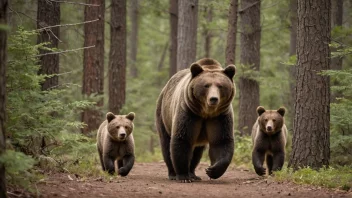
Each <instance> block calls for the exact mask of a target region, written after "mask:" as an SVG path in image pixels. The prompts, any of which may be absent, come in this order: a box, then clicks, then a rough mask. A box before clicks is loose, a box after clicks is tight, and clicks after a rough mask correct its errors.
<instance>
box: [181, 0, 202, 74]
mask: <svg viewBox="0 0 352 198" xmlns="http://www.w3.org/2000/svg"><path fill="white" fill-rule="evenodd" d="M178 16H179V18H178V31H177V71H180V70H182V69H186V68H189V66H190V65H191V64H192V63H193V62H194V61H195V60H196V55H197V24H198V0H180V1H179V2H178Z"/></svg>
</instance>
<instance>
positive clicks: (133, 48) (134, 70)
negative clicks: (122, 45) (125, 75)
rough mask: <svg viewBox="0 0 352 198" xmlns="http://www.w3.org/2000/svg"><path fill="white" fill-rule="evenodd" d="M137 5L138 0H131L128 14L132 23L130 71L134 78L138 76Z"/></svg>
mask: <svg viewBox="0 0 352 198" xmlns="http://www.w3.org/2000/svg"><path fill="white" fill-rule="evenodd" d="M138 7H139V0H132V1H131V7H130V8H131V10H130V16H131V24H132V30H131V36H130V43H131V53H130V60H131V65H130V72H131V76H132V77H133V78H136V77H137V76H138V69H137V64H136V63H137V49H138V21H139V20H138V19H139V12H138Z"/></svg>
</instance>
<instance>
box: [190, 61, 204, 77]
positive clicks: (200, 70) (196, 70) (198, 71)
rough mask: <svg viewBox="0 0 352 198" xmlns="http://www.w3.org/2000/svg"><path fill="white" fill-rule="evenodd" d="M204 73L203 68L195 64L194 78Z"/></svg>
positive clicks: (193, 67) (193, 69) (192, 69)
mask: <svg viewBox="0 0 352 198" xmlns="http://www.w3.org/2000/svg"><path fill="white" fill-rule="evenodd" d="M202 72H203V68H202V66H200V65H199V64H198V63H193V64H192V65H191V73H192V78H194V77H196V76H198V74H200V73H202Z"/></svg>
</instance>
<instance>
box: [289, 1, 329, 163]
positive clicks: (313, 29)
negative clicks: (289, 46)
mask: <svg viewBox="0 0 352 198" xmlns="http://www.w3.org/2000/svg"><path fill="white" fill-rule="evenodd" d="M330 30H331V28H330V0H309V1H306V0H298V25H297V77H296V97H295V118H294V130H293V140H292V153H291V156H290V161H289V167H292V168H294V169H298V168H301V167H306V166H309V167H311V168H313V169H318V168H321V167H323V166H328V165H329V159H330V131H329V127H330V89H329V77H328V76H322V75H320V74H319V72H321V71H322V70H328V69H330V58H329V57H330V48H329V43H330Z"/></svg>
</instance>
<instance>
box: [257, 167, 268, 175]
mask: <svg viewBox="0 0 352 198" xmlns="http://www.w3.org/2000/svg"><path fill="white" fill-rule="evenodd" d="M254 169H255V172H256V173H257V174H258V175H259V176H263V175H265V173H266V168H264V167H258V168H254Z"/></svg>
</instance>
